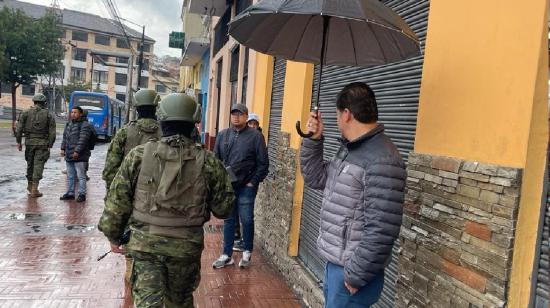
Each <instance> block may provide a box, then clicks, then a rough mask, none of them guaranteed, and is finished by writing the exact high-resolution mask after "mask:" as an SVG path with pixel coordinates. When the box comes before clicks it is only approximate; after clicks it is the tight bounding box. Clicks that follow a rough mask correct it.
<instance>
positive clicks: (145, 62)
mask: <svg viewBox="0 0 550 308" xmlns="http://www.w3.org/2000/svg"><path fill="white" fill-rule="evenodd" d="M141 70H142V71H148V70H149V59H143V66H142V67H141Z"/></svg>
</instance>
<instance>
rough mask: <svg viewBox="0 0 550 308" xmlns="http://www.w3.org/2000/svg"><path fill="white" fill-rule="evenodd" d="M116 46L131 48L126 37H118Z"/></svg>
mask: <svg viewBox="0 0 550 308" xmlns="http://www.w3.org/2000/svg"><path fill="white" fill-rule="evenodd" d="M116 47H118V48H126V49H129V48H130V46H128V42H127V41H126V39H117V40H116Z"/></svg>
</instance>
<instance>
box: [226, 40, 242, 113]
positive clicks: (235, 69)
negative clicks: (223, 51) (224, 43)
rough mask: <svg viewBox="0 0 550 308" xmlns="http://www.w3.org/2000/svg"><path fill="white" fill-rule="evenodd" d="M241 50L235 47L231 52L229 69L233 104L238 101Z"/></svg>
mask: <svg viewBox="0 0 550 308" xmlns="http://www.w3.org/2000/svg"><path fill="white" fill-rule="evenodd" d="M239 50H240V47H237V48H235V49H234V50H233V51H232V52H231V67H230V71H229V82H231V104H236V103H237V82H238V79H239V78H238V76H239Z"/></svg>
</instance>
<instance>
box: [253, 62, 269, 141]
mask: <svg viewBox="0 0 550 308" xmlns="http://www.w3.org/2000/svg"><path fill="white" fill-rule="evenodd" d="M254 74H255V78H254V101H253V102H252V110H251V112H254V113H256V114H257V115H258V117H259V118H260V126H261V127H262V132H263V134H264V137H265V139H266V140H267V134H268V132H269V109H270V108H271V89H272V83H273V57H271V56H268V55H265V54H262V53H259V52H258V53H257V54H256V71H255V73H254Z"/></svg>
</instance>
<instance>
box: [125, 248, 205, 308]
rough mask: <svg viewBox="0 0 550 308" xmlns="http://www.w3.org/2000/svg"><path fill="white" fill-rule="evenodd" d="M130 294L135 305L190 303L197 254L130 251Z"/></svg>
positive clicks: (196, 276) (195, 281) (140, 307)
mask: <svg viewBox="0 0 550 308" xmlns="http://www.w3.org/2000/svg"><path fill="white" fill-rule="evenodd" d="M130 255H131V256H132V258H133V259H134V263H133V267H132V278H131V282H132V297H133V298H134V305H135V307H136V308H143V307H148V308H153V307H159V308H162V307H167V308H168V307H185V308H187V307H190V308H191V307H193V291H194V290H195V289H196V288H197V287H198V285H199V281H200V267H201V263H200V262H201V260H200V257H196V258H176V257H168V256H162V255H155V254H151V253H146V252H140V251H131V252H130Z"/></svg>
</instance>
